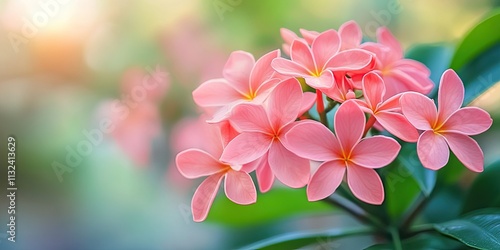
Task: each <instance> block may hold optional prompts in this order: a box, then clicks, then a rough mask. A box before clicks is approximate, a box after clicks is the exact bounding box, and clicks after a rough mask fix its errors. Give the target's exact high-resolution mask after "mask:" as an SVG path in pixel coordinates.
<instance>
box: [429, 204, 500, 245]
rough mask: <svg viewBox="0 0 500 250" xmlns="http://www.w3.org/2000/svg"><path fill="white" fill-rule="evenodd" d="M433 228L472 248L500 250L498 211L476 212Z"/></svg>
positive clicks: (499, 217)
mask: <svg viewBox="0 0 500 250" xmlns="http://www.w3.org/2000/svg"><path fill="white" fill-rule="evenodd" d="M434 228H435V229H436V230H437V231H439V232H440V233H442V234H445V235H449V236H451V237H453V238H456V239H458V240H460V241H461V242H463V243H464V244H466V245H468V246H471V247H474V248H478V249H500V209H483V210H477V211H474V212H472V213H469V214H467V215H465V216H463V217H462V218H460V219H456V220H452V221H448V222H444V223H440V224H436V225H434Z"/></svg>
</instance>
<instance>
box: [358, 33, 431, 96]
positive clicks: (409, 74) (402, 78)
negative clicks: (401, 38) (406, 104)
mask: <svg viewBox="0 0 500 250" xmlns="http://www.w3.org/2000/svg"><path fill="white" fill-rule="evenodd" d="M377 40H378V42H379V43H371V42H368V43H364V44H362V45H361V48H362V49H365V50H368V51H371V52H372V53H374V54H375V55H376V57H375V58H376V65H375V72H377V73H378V74H379V75H380V76H382V78H383V79H384V83H385V85H386V89H387V90H386V95H385V97H384V98H385V99H387V98H389V97H391V96H394V95H396V94H398V93H402V92H405V91H415V92H419V93H422V94H428V93H429V92H430V91H431V90H432V88H433V87H434V83H433V82H432V81H431V80H430V79H429V76H430V71H429V69H428V68H427V67H425V65H423V64H422V63H420V62H417V61H415V60H411V59H405V58H403V56H404V53H403V48H402V47H401V45H400V44H399V42H398V41H397V40H396V38H394V36H393V35H392V34H391V32H390V31H389V30H388V29H387V28H385V27H381V28H379V29H378V30H377ZM354 78H359V77H354ZM355 87H360V86H355Z"/></svg>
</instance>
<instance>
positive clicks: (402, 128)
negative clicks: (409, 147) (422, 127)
mask: <svg viewBox="0 0 500 250" xmlns="http://www.w3.org/2000/svg"><path fill="white" fill-rule="evenodd" d="M375 118H376V119H377V121H378V122H379V123H380V125H382V127H384V128H385V129H386V130H387V131H389V133H391V134H393V135H395V136H396V137H398V138H399V139H401V140H403V141H406V142H416V141H417V140H418V136H419V134H418V131H417V130H416V129H415V127H413V125H411V123H410V122H409V121H408V120H407V119H406V118H405V117H404V115H402V114H400V113H395V112H386V111H382V112H377V113H376V114H375Z"/></svg>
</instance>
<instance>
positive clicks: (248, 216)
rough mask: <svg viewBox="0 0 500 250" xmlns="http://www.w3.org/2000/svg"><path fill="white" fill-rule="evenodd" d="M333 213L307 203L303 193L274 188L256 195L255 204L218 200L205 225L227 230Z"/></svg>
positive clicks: (318, 204)
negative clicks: (208, 224) (297, 217)
mask: <svg viewBox="0 0 500 250" xmlns="http://www.w3.org/2000/svg"><path fill="white" fill-rule="evenodd" d="M332 211H334V209H333V208H332V206H331V205H329V204H327V203H326V202H321V201H318V202H309V201H308V200H307V197H306V194H305V189H290V188H274V189H272V190H271V191H269V192H268V193H265V194H259V197H258V199H257V203H255V204H252V205H247V206H243V205H238V204H235V203H234V202H232V201H230V200H229V199H227V197H226V196H225V195H220V196H218V197H217V198H216V199H215V201H214V203H213V204H212V208H211V209H210V213H209V214H208V217H207V221H210V222H216V223H221V224H225V225H230V226H248V225H257V224H261V223H268V222H270V221H272V220H278V219H283V218H286V217H289V216H293V215H298V214H302V213H318V212H332Z"/></svg>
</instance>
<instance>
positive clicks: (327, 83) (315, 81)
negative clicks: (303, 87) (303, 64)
mask: <svg viewBox="0 0 500 250" xmlns="http://www.w3.org/2000/svg"><path fill="white" fill-rule="evenodd" d="M304 80H305V81H306V83H307V85H309V86H311V87H312V88H313V89H329V88H331V87H333V86H334V83H335V79H334V78H333V73H332V72H331V71H330V70H325V71H323V72H321V75H320V76H319V77H316V76H305V77H304Z"/></svg>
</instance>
